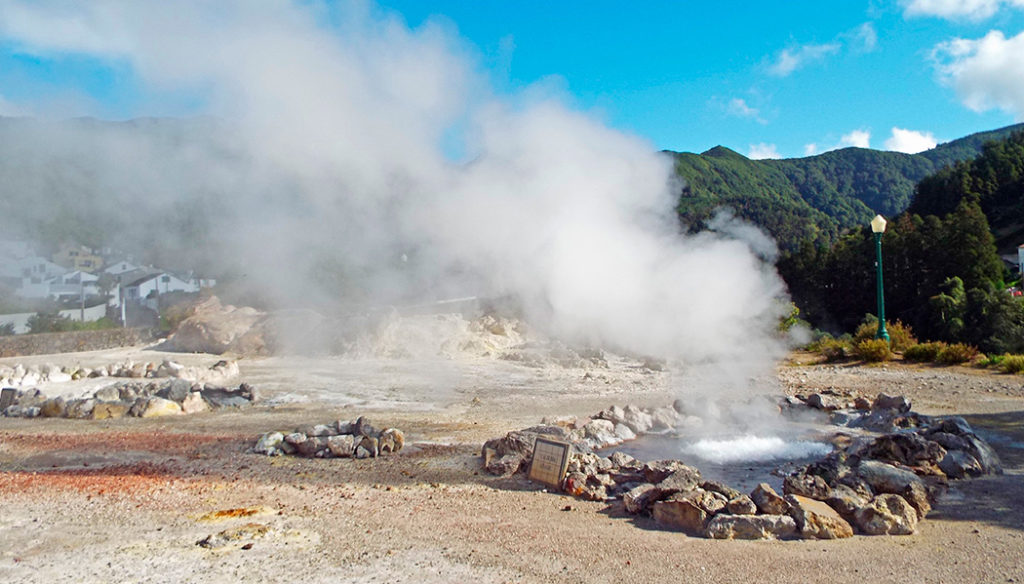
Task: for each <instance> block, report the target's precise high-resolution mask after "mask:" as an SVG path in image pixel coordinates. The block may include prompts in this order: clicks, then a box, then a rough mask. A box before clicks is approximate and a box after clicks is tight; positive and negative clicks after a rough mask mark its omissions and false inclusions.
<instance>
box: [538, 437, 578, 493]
mask: <svg viewBox="0 0 1024 584" xmlns="http://www.w3.org/2000/svg"><path fill="white" fill-rule="evenodd" d="M570 452H572V444H569V443H568V442H562V441H560V440H551V439H550V438H537V442H536V444H534V446H533V461H531V462H530V472H529V473H528V474H527V478H529V479H530V480H532V481H537V482H540V483H544V484H545V485H549V486H552V487H555V488H561V487H562V479H564V478H565V470H566V468H568V466H569V453H570Z"/></svg>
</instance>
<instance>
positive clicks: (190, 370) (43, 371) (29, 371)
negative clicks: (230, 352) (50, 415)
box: [0, 359, 238, 388]
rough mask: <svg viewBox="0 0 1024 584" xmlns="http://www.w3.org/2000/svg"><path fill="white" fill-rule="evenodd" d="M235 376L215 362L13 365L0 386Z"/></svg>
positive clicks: (1, 373)
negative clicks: (189, 364)
mask: <svg viewBox="0 0 1024 584" xmlns="http://www.w3.org/2000/svg"><path fill="white" fill-rule="evenodd" d="M237 375H238V363H237V362H236V361H218V362H217V363H215V364H214V365H213V366H212V367H208V368H206V367H186V366H185V365H182V364H181V363H177V362H175V361H172V360H170V359H165V360H164V361H163V362H162V363H160V364H159V365H157V364H156V363H153V362H140V363H136V362H134V361H132V360H126V361H123V362H121V363H111V364H109V365H101V366H100V367H96V368H89V367H79V366H71V367H69V366H60V365H56V364H52V363H48V364H46V365H42V366H40V365H30V366H28V367H25V366H24V365H22V364H20V363H19V364H17V365H15V366H14V367H10V366H8V365H0V386H4V387H15V388H17V387H33V386H35V385H37V384H39V383H47V382H49V383H63V382H67V381H77V380H79V379H87V378H96V377H127V378H132V379H152V378H159V377H173V378H178V379H188V380H191V381H195V382H198V383H223V382H224V381H226V380H228V379H230V378H232V377H235V376H237Z"/></svg>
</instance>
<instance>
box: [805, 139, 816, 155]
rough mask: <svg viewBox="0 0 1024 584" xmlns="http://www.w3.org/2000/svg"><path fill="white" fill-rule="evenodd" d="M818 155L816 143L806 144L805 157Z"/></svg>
mask: <svg viewBox="0 0 1024 584" xmlns="http://www.w3.org/2000/svg"><path fill="white" fill-rule="evenodd" d="M817 153H818V145H817V144H815V143H814V142H811V143H810V144H804V156H814V155H815V154H817Z"/></svg>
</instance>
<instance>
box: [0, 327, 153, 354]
mask: <svg viewBox="0 0 1024 584" xmlns="http://www.w3.org/2000/svg"><path fill="white" fill-rule="evenodd" d="M159 335H160V331H159V330H157V329H149V328H115V329H103V330H98V331H72V332H66V333H39V334H35V335H13V336H6V337H0V357H20V356H23V355H49V354H52V353H74V352H77V351H98V350H100V349H112V348H115V347H130V346H133V345H141V344H144V343H149V342H152V341H154V340H156V339H157V338H158V337H159Z"/></svg>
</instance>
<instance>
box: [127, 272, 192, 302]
mask: <svg viewBox="0 0 1024 584" xmlns="http://www.w3.org/2000/svg"><path fill="white" fill-rule="evenodd" d="M121 286H122V290H123V293H124V298H125V299H126V300H128V301H130V302H142V301H143V300H145V299H147V298H150V299H152V298H155V297H157V296H159V295H160V294H167V293H169V292H198V291H199V286H198V284H196V283H195V282H189V281H186V280H183V279H181V278H179V277H178V276H175V275H174V274H172V273H170V272H159V271H158V272H150V273H148V274H146V275H144V276H141V277H138V278H136V279H134V280H131V281H127V282H124V283H122V285H121ZM154 304H155V303H154Z"/></svg>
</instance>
